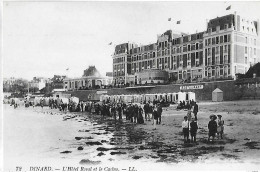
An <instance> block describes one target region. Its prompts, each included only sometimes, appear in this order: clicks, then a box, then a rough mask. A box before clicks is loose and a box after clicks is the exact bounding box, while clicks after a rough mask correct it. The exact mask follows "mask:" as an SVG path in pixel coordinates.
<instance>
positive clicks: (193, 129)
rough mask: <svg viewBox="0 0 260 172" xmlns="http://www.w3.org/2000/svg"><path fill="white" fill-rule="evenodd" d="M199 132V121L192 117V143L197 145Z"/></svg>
mask: <svg viewBox="0 0 260 172" xmlns="http://www.w3.org/2000/svg"><path fill="white" fill-rule="evenodd" d="M197 130H198V123H197V121H195V119H194V117H192V118H191V123H190V136H191V142H194V143H196V135H197Z"/></svg>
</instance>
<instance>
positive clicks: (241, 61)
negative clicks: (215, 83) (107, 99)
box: [113, 13, 260, 84]
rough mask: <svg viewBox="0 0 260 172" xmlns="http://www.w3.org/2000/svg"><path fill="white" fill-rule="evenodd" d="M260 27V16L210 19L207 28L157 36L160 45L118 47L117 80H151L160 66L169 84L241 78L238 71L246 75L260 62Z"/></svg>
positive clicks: (233, 16) (231, 15)
mask: <svg viewBox="0 0 260 172" xmlns="http://www.w3.org/2000/svg"><path fill="white" fill-rule="evenodd" d="M259 28H260V26H259V20H257V21H252V20H248V19H246V18H243V17H242V16H240V15H237V14H236V13H235V14H230V15H226V16H222V17H216V18H214V19H211V20H209V21H208V22H207V28H206V30H205V31H203V32H197V33H194V34H189V35H188V34H185V33H182V32H180V33H177V32H174V33H173V31H172V30H168V31H166V32H165V33H163V34H162V35H160V36H157V41H156V43H152V44H149V45H143V46H137V45H136V44H134V43H124V44H120V45H117V46H116V47H115V52H114V55H113V83H114V84H126V83H132V84H143V83H146V82H147V83H149V82H151V79H149V76H148V74H145V73H149V72H151V71H154V70H155V69H156V70H161V71H166V73H167V75H168V76H167V77H166V78H164V79H163V80H164V81H163V82H165V83H166V82H168V81H170V82H171V81H173V82H176V83H180V82H199V81H209V80H221V79H235V76H236V75H235V74H237V73H242V74H244V73H245V72H246V71H247V70H248V69H249V67H250V66H252V65H254V64H256V63H257V62H260V39H259V38H260V37H259ZM155 73H158V77H160V76H161V75H162V74H161V73H159V72H155ZM155 75H156V74H155ZM159 75H160V76H159ZM147 76H148V78H147ZM153 77H155V78H156V77H157V76H153ZM158 77H157V78H158ZM160 79H161V78H160ZM140 81H141V82H140ZM143 81H144V82H143ZM160 83H161V82H160Z"/></svg>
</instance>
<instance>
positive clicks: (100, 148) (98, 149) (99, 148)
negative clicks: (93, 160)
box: [97, 147, 111, 151]
mask: <svg viewBox="0 0 260 172" xmlns="http://www.w3.org/2000/svg"><path fill="white" fill-rule="evenodd" d="M109 150H111V149H109V148H104V147H98V148H97V151H109Z"/></svg>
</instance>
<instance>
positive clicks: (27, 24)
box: [3, 1, 260, 79]
mask: <svg viewBox="0 0 260 172" xmlns="http://www.w3.org/2000/svg"><path fill="white" fill-rule="evenodd" d="M229 5H231V10H228V11H226V10H225V8H226V7H227V6H229ZM259 9H260V2H256V1H255V2H249V1H247V2H234V1H232V2H230V1H228V2H224V1H218V2H213V1H212V2H195V1H191V2H189V1H186V2H147V1H146V2H137V1H132V2H119V1H117V2H82V1H81V2H75V1H74V2H72V1H70V2H57V1H56V2H30V1H27V2H22V1H16V2H14V1H13V2H12V1H5V2H4V3H3V75H4V77H12V76H14V77H23V78H26V79H32V78H33V77H34V76H43V77H52V76H53V75H54V74H59V75H61V74H62V75H65V74H66V69H67V68H69V76H70V77H80V76H82V74H83V70H84V69H86V68H87V67H88V66H89V65H95V66H96V68H97V69H98V70H99V71H100V72H101V74H103V75H104V74H105V72H112V56H111V55H112V54H113V51H114V47H115V45H116V44H121V43H125V42H128V41H129V42H135V43H137V44H148V43H154V42H156V37H157V34H162V33H163V32H165V31H166V30H167V29H173V30H178V31H183V32H189V33H195V32H196V30H197V31H198V32H199V31H204V30H205V29H206V19H211V18H215V17H217V16H219V17H220V16H223V15H227V14H230V13H234V11H237V13H238V14H241V15H243V16H245V17H248V18H249V19H254V20H256V19H260V12H259ZM168 18H172V21H171V22H169V21H168ZM177 20H181V24H180V25H176V21H177ZM110 42H113V44H112V45H108V44H109V43H110Z"/></svg>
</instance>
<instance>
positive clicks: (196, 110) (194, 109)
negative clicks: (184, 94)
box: [193, 102, 199, 121]
mask: <svg viewBox="0 0 260 172" xmlns="http://www.w3.org/2000/svg"><path fill="white" fill-rule="evenodd" d="M198 111H199V106H198V104H197V103H196V102H194V108H193V113H194V116H195V121H197V120H198V118H197V114H198Z"/></svg>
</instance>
